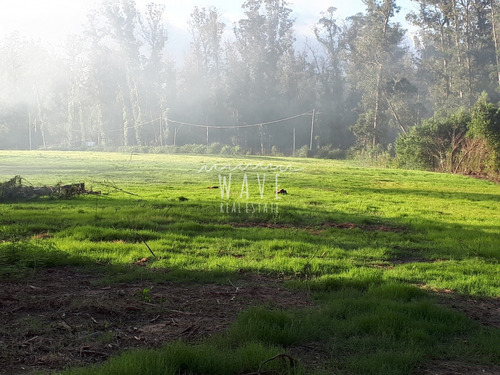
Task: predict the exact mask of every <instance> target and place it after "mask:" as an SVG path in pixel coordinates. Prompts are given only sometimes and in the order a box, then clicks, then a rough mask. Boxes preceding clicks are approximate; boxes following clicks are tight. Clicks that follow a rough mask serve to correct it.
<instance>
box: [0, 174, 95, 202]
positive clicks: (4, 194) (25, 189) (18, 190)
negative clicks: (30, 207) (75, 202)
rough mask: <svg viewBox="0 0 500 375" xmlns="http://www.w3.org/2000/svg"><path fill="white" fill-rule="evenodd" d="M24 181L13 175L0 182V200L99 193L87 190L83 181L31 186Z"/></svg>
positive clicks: (68, 196) (65, 196)
mask: <svg viewBox="0 0 500 375" xmlns="http://www.w3.org/2000/svg"><path fill="white" fill-rule="evenodd" d="M23 181H26V180H25V179H24V178H22V177H21V176H15V177H14V178H12V179H10V180H9V181H6V182H0V202H14V201H18V200H29V199H35V198H40V197H51V198H73V197H76V196H78V195H82V194H101V192H100V191H93V190H92V189H90V190H87V189H86V188H85V183H84V182H80V183H76V184H69V185H62V184H61V183H59V184H57V185H55V186H32V185H31V184H28V185H26V184H23Z"/></svg>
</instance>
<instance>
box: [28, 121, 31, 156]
mask: <svg viewBox="0 0 500 375" xmlns="http://www.w3.org/2000/svg"><path fill="white" fill-rule="evenodd" d="M28 139H29V144H30V151H31V112H28Z"/></svg>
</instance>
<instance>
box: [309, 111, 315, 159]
mask: <svg viewBox="0 0 500 375" xmlns="http://www.w3.org/2000/svg"><path fill="white" fill-rule="evenodd" d="M315 117H316V109H313V113H312V120H311V142H310V143H309V150H312V148H313V139H314V118H315Z"/></svg>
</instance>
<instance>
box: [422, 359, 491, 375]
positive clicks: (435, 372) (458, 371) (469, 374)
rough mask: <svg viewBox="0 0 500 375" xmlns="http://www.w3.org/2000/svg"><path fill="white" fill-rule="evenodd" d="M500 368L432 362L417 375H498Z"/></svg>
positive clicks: (455, 362)
mask: <svg viewBox="0 0 500 375" xmlns="http://www.w3.org/2000/svg"><path fill="white" fill-rule="evenodd" d="M498 374H500V366H492V365H471V364H468V363H463V362H457V361H432V362H431V363H430V364H429V365H427V366H426V367H425V369H420V370H418V371H417V372H416V373H415V375H498Z"/></svg>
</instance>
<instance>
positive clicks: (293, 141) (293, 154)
mask: <svg viewBox="0 0 500 375" xmlns="http://www.w3.org/2000/svg"><path fill="white" fill-rule="evenodd" d="M295 145H296V143H295V128H293V154H292V155H293V156H294V157H295Z"/></svg>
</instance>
